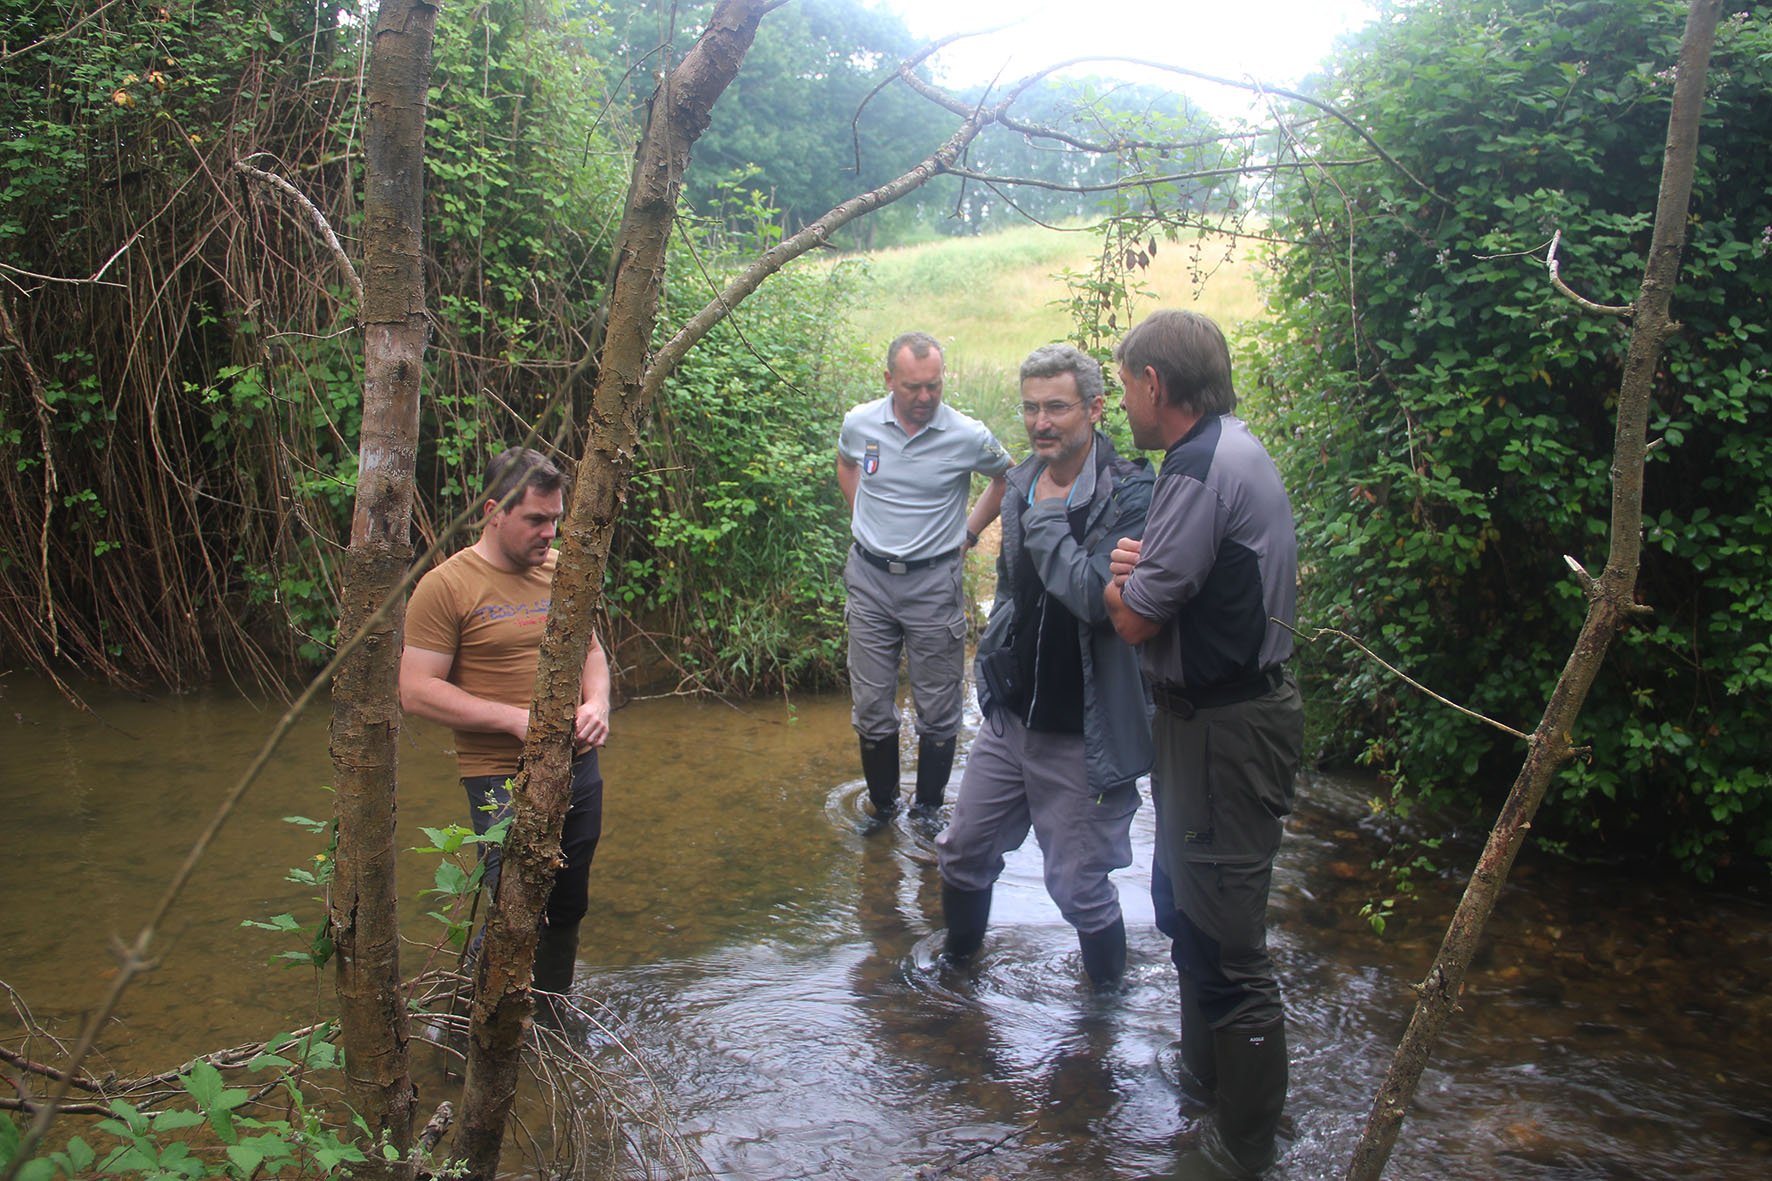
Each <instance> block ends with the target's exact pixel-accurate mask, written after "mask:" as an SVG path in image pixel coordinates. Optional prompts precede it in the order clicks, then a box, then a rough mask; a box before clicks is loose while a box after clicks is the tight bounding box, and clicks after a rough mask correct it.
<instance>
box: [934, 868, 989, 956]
mask: <svg viewBox="0 0 1772 1181" xmlns="http://www.w3.org/2000/svg"><path fill="white" fill-rule="evenodd" d="M941 916H942V921H943V922H945V923H946V924H947V928H948V937H947V944H946V946H944V947H943V948H942V952H941V958H942V959H944V960H946V961H947V962H949V963H951V964H963V963H966V962H967V961H968V960H970V959H971V958H972V957H973V956H974V955H977V954H978V949H979V948H980V947H982V946H983V945H984V931H985V927H986V926H988V925H989V924H990V921H991V889H990V887H989V886H986V887H985V888H984V889H982V890H960V889H956V888H955V887H953V886H950V885H948V884H947V881H946V880H945V879H944V880H943V881H942V883H941Z"/></svg>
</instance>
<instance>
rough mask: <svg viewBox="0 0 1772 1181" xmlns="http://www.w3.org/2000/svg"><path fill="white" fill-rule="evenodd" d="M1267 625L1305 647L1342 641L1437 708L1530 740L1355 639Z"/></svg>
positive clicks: (1331, 632) (1329, 632)
mask: <svg viewBox="0 0 1772 1181" xmlns="http://www.w3.org/2000/svg"><path fill="white" fill-rule="evenodd" d="M1270 622H1272V623H1277V624H1279V625H1280V626H1281V627H1283V628H1286V630H1287V631H1290V632H1291V633H1292V634H1293V635H1295V636H1297V637H1298V638H1299V639H1301V640H1304V641H1306V642H1307V643H1312V642H1315V641H1317V640H1320V639H1322V638H1323V637H1325V636H1334V637H1336V638H1338V639H1342V640H1346V641H1347V642H1348V643H1350V644H1352V645H1353V646H1354V647H1356V648H1358V649H1359V650H1360V651H1361V652H1362V653H1364V654H1365V656H1366V658H1367V659H1368V660H1370V661H1372V663H1373V664H1376V665H1377V666H1378V667H1379V668H1382V669H1383V670H1384V671H1385V672H1387V673H1389V674H1390V675H1391V676H1393V677H1395V678H1397V680H1399V681H1401V682H1403V683H1404V684H1405V685H1407V686H1409V687H1410V688H1411V689H1413V690H1415V691H1416V692H1417V693H1420V694H1422V695H1423V696H1426V697H1431V698H1433V699H1434V700H1435V701H1437V702H1439V703H1440V704H1441V705H1444V706H1448V707H1450V708H1452V709H1455V710H1457V711H1458V712H1459V713H1461V714H1463V715H1464V716H1465V717H1467V718H1475V719H1476V720H1477V721H1479V722H1481V723H1483V724H1484V725H1485V726H1493V727H1494V728H1495V729H1497V730H1500V731H1501V732H1502V733H1503V734H1506V735H1508V736H1509V737H1510V738H1518V739H1519V740H1520V741H1521V742H1530V741H1531V740H1532V736H1531V735H1530V734H1526V733H1524V732H1522V731H1519V730H1516V729H1514V728H1513V727H1512V726H1510V725H1508V724H1507V723H1506V722H1498V721H1496V720H1495V719H1494V718H1491V717H1488V716H1486V715H1484V714H1480V713H1478V712H1477V711H1476V710H1474V709H1470V708H1468V707H1467V706H1463V705H1460V704H1458V702H1456V701H1453V700H1452V699H1451V698H1450V697H1443V696H1441V695H1440V694H1438V693H1436V692H1434V691H1433V690H1432V689H1429V688H1428V687H1427V686H1426V685H1424V684H1422V683H1421V682H1420V681H1418V680H1416V679H1415V678H1414V677H1412V676H1410V675H1409V674H1408V673H1406V672H1404V671H1403V670H1402V669H1400V668H1398V667H1397V666H1396V665H1394V664H1391V663H1389V662H1388V661H1386V660H1385V659H1384V658H1383V657H1381V656H1379V655H1378V653H1376V652H1374V651H1373V650H1372V649H1370V648H1368V647H1367V646H1366V645H1365V644H1363V643H1361V642H1360V641H1359V639H1357V638H1356V637H1354V636H1351V635H1349V634H1348V633H1347V632H1344V631H1338V630H1337V629H1335V628H1332V627H1319V628H1316V629H1314V630H1312V631H1311V632H1310V634H1309V635H1306V634H1305V633H1304V632H1303V631H1301V630H1299V629H1298V628H1296V627H1292V626H1291V625H1290V624H1288V623H1286V622H1285V621H1284V620H1281V619H1274V620H1270Z"/></svg>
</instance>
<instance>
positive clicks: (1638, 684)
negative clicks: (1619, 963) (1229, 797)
mask: <svg viewBox="0 0 1772 1181" xmlns="http://www.w3.org/2000/svg"><path fill="white" fill-rule="evenodd" d="M1684 12H1685V6H1683V5H1677V4H1666V3H1660V2H1655V0H1617V2H1613V0H1608V2H1603V3H1602V2H1573V3H1561V2H1546V0H1494V2H1490V3H1443V4H1435V5H1421V6H1414V7H1409V8H1405V9H1402V10H1400V11H1399V12H1398V14H1396V16H1395V18H1394V19H1393V20H1391V21H1389V22H1387V23H1382V24H1380V25H1377V26H1374V27H1373V29H1372V30H1370V31H1369V32H1368V33H1367V34H1365V35H1364V37H1363V39H1361V40H1360V41H1358V42H1357V43H1355V44H1353V45H1351V46H1349V47H1347V48H1346V49H1345V51H1344V52H1343V53H1342V55H1341V57H1340V59H1339V61H1337V62H1336V63H1335V66H1334V68H1333V70H1332V72H1331V74H1330V75H1329V76H1328V77H1327V78H1326V79H1325V81H1324V87H1323V90H1324V93H1325V94H1326V95H1327V96H1329V97H1332V98H1334V99H1335V100H1336V101H1337V102H1338V103H1339V104H1340V105H1341V106H1342V107H1343V108H1344V109H1345V110H1347V111H1348V112H1350V113H1351V115H1352V116H1353V117H1354V119H1356V120H1357V121H1358V123H1359V124H1360V126H1361V127H1363V128H1365V129H1367V130H1368V131H1369V132H1370V133H1371V134H1372V136H1373V137H1374V138H1375V139H1376V140H1377V141H1378V142H1379V143H1380V144H1382V145H1383V146H1384V147H1385V148H1386V149H1387V150H1388V151H1389V152H1391V153H1392V154H1393V155H1394V156H1395V157H1396V158H1397V159H1398V160H1399V161H1400V162H1401V163H1402V164H1403V165H1404V166H1405V167H1406V168H1407V169H1409V170H1410V171H1411V172H1413V173H1414V174H1415V175H1416V176H1417V177H1420V178H1422V180H1423V181H1425V182H1426V184H1427V185H1428V186H1431V187H1432V189H1433V190H1434V191H1435V194H1437V195H1435V194H1430V193H1428V192H1426V191H1424V190H1423V188H1422V187H1420V186H1418V185H1416V184H1413V183H1411V181H1410V180H1409V179H1408V178H1406V177H1404V176H1402V175H1400V174H1399V173H1398V172H1397V171H1395V170H1393V169H1390V168H1388V167H1385V166H1384V165H1382V164H1381V163H1378V162H1376V161H1374V162H1372V163H1368V164H1363V165H1360V166H1357V167H1351V168H1340V169H1335V170H1333V171H1332V172H1329V173H1317V172H1315V171H1308V170H1307V171H1302V172H1300V173H1298V174H1297V176H1296V179H1294V180H1293V181H1292V182H1290V183H1288V184H1286V185H1284V186H1283V187H1282V188H1281V189H1280V190H1279V193H1278V200H1277V207H1276V216H1275V226H1274V228H1275V231H1276V234H1277V235H1278V236H1280V237H1283V238H1286V237H1289V238H1294V239H1298V240H1300V241H1301V242H1302V245H1301V246H1297V247H1293V248H1290V249H1287V250H1285V251H1284V252H1282V253H1280V254H1278V255H1277V257H1276V258H1275V260H1274V267H1273V281H1272V285H1271V289H1270V291H1269V298H1270V303H1271V307H1272V310H1273V313H1274V315H1273V319H1272V321H1271V324H1270V326H1269V327H1268V329H1266V330H1265V333H1264V335H1263V336H1262V338H1261V340H1260V341H1259V344H1258V345H1257V348H1256V353H1257V355H1256V356H1255V357H1254V358H1253V361H1254V373H1255V375H1256V379H1257V380H1258V381H1259V382H1260V383H1261V384H1262V385H1264V386H1266V387H1267V396H1265V397H1264V396H1262V395H1260V394H1258V395H1257V397H1256V398H1255V400H1254V401H1255V404H1256V405H1258V406H1259V407H1261V413H1263V414H1266V415H1268V416H1270V417H1271V421H1270V422H1269V423H1267V424H1266V426H1267V431H1268V434H1269V435H1270V436H1271V437H1273V438H1274V439H1275V440H1276V442H1277V444H1278V445H1277V448H1276V450H1277V452H1278V458H1279V460H1280V462H1281V464H1282V467H1283V469H1284V471H1285V473H1286V476H1287V479H1288V482H1289V484H1290V486H1291V488H1292V490H1293V495H1294V506H1295V508H1296V510H1297V511H1298V513H1299V516H1300V527H1301V532H1300V540H1301V545H1302V549H1303V555H1302V557H1303V565H1304V570H1305V577H1304V584H1303V597H1302V601H1301V606H1300V617H1301V623H1302V624H1304V625H1306V626H1314V627H1332V628H1339V629H1343V630H1346V631H1348V632H1350V633H1352V634H1353V635H1356V636H1358V637H1360V638H1361V639H1362V640H1363V641H1365V642H1366V643H1368V644H1370V645H1371V646H1372V647H1373V648H1374V649H1375V650H1377V651H1378V652H1379V653H1380V654H1382V655H1383V656H1385V657H1386V658H1388V659H1390V660H1391V661H1393V662H1395V663H1397V664H1399V665H1400V666H1401V667H1403V668H1404V669H1406V670H1407V671H1409V672H1410V673H1411V674H1413V675H1414V676H1416V677H1417V678H1418V679H1420V680H1421V681H1423V682H1424V683H1426V684H1428V685H1430V686H1431V687H1433V688H1434V689H1436V690H1438V691H1440V692H1442V693H1444V694H1446V695H1447V696H1449V697H1451V698H1453V699H1455V700H1458V701H1460V702H1463V703H1465V704H1467V705H1469V706H1470V707H1472V708H1474V709H1477V710H1479V711H1482V712H1484V713H1486V714H1488V715H1490V716H1493V717H1497V718H1500V719H1502V720H1505V721H1508V722H1510V723H1512V724H1514V725H1516V726H1518V727H1520V728H1523V729H1530V728H1531V726H1532V725H1533V724H1535V722H1536V720H1537V718H1538V717H1539V715H1540V714H1541V713H1542V710H1543V706H1544V702H1545V699H1546V696H1547V694H1548V691H1549V689H1550V687H1551V685H1552V684H1553V683H1554V682H1555V679H1556V677H1557V675H1558V673H1559V671H1560V669H1561V667H1562V664H1563V662H1564V661H1565V659H1566V658H1567V656H1568V653H1569V649H1570V646H1571V644H1572V641H1573V640H1574V637H1575V635H1576V632H1577V630H1578V627H1579V623H1580V620H1581V618H1582V615H1583V612H1584V606H1585V604H1584V601H1583V599H1582V596H1581V594H1580V591H1579V589H1578V587H1577V586H1576V584H1575V582H1574V581H1573V579H1572V578H1571V576H1570V574H1569V572H1568V570H1567V569H1566V567H1565V565H1564V561H1563V558H1564V555H1565V554H1567V555H1571V556H1573V557H1575V558H1576V559H1578V560H1579V561H1581V562H1582V563H1583V565H1585V566H1586V567H1587V568H1588V569H1589V570H1590V571H1593V572H1595V573H1597V572H1598V571H1599V569H1600V567H1601V566H1602V565H1603V564H1604V561H1605V555H1606V549H1607V543H1608V538H1607V531H1608V518H1609V512H1610V496H1611V480H1610V473H1609V464H1610V455H1611V448H1612V417H1613V408H1614V403H1615V398H1616V391H1617V389H1618V385H1619V381H1620V369H1621V365H1622V362H1623V358H1624V353H1625V343H1626V333H1627V331H1628V326H1627V325H1626V324H1625V323H1623V322H1622V321H1620V320H1618V319H1616V318H1608V317H1604V316H1594V315H1590V314H1588V313H1586V312H1583V311H1582V310H1580V309H1579V308H1578V307H1576V305H1575V304H1573V303H1572V302H1571V301H1569V300H1568V299H1566V298H1565V297H1563V296H1560V295H1558V294H1557V293H1556V292H1555V291H1554V290H1553V289H1552V288H1551V286H1550V284H1549V282H1548V281H1547V277H1546V273H1545V265H1544V256H1545V250H1546V247H1547V245H1548V243H1549V241H1550V239H1551V236H1552V234H1553V233H1555V232H1557V231H1561V232H1562V235H1563V245H1562V248H1561V250H1560V258H1561V260H1562V274H1563V276H1564V277H1565V278H1566V279H1567V280H1568V281H1569V283H1570V284H1571V286H1573V287H1574V288H1575V289H1576V290H1578V291H1580V292H1582V293H1583V294H1584V295H1586V296H1587V297H1588V298H1590V299H1593V300H1596V301H1598V302H1602V303H1608V304H1623V303H1628V302H1629V301H1630V300H1632V299H1633V298H1635V295H1636V289H1637V286H1638V283H1639V282H1640V279H1641V274H1642V268H1643V262H1644V252H1645V250H1646V247H1647V243H1648V239H1649V232H1650V226H1651V220H1652V217H1653V211H1654V206H1655V199H1656V190H1657V184H1658V179H1659V175H1660V169H1661V160H1662V152H1663V144H1664V141H1665V138H1666V130H1667V116H1668V108H1669V103H1670V101H1671V96H1672V65H1673V63H1674V61H1675V60H1676V56H1677V52H1678V43H1679V38H1680V35H1681V31H1682V28H1683V24H1684ZM1707 91H1708V93H1707V110H1706V114H1705V118H1704V125H1703V131H1702V142H1701V149H1700V157H1699V162H1698V176H1697V182H1696V186H1695V190H1694V193H1693V200H1692V211H1691V216H1690V219H1689V222H1688V226H1687V230H1688V236H1689V243H1688V247H1687V250H1686V254H1685V264H1684V268H1683V270H1682V273H1681V277H1680V283H1679V287H1678V289H1677V291H1676V292H1675V294H1674V315H1675V317H1676V318H1677V319H1678V320H1679V321H1680V322H1681V324H1682V328H1681V330H1680V332H1679V333H1678V334H1677V336H1676V337H1675V338H1674V339H1673V341H1672V342H1671V343H1670V345H1669V347H1668V349H1667V351H1666V353H1665V355H1664V357H1663V360H1662V364H1661V367H1660V369H1659V371H1658V372H1657V374H1656V379H1655V401H1654V406H1653V410H1652V415H1651V424H1650V434H1651V438H1653V439H1656V440H1658V445H1657V447H1656V449H1655V450H1654V452H1653V453H1652V456H1651V460H1650V464H1649V470H1648V473H1647V492H1646V502H1645V543H1646V544H1645V551H1644V556H1643V563H1642V570H1641V577H1640V580H1639V595H1640V597H1641V599H1642V601H1643V602H1645V603H1647V604H1648V605H1649V606H1651V607H1652V608H1653V609H1654V614H1653V616H1652V617H1651V618H1649V619H1648V620H1646V621H1645V622H1641V623H1635V624H1632V625H1630V626H1629V627H1628V628H1627V629H1626V631H1625V632H1624V633H1623V634H1622V635H1621V636H1620V637H1619V639H1618V641H1617V642H1616V643H1615V644H1614V645H1613V647H1612V650H1611V653H1610V655H1609V657H1608V661H1607V664H1606V666H1605V668H1604V669H1603V670H1602V672H1601V674H1600V677H1599V680H1598V682H1597V683H1596V684H1595V686H1594V690H1593V693H1592V696H1591V697H1590V699H1589V702H1588V705H1587V708H1586V710H1585V712H1584V714H1583V716H1582V719H1581V724H1580V732H1579V733H1578V734H1577V735H1576V736H1575V738H1576V741H1577V742H1578V743H1583V744H1589V745H1591V747H1592V756H1591V758H1587V759H1584V760H1582V761H1581V762H1579V763H1578V764H1576V765H1575V766H1573V767H1572V768H1571V769H1570V770H1568V771H1566V772H1565V773H1564V774H1563V775H1562V777H1561V778H1560V780H1559V782H1558V783H1557V784H1556V785H1555V787H1554V788H1553V792H1552V795H1551V798H1550V800H1549V802H1548V804H1547V808H1546V810H1545V813H1544V814H1543V817H1542V819H1541V822H1540V824H1539V827H1538V834H1537V835H1539V836H1540V837H1541V838H1542V839H1546V840H1550V841H1552V842H1556V841H1563V842H1567V844H1568V845H1569V847H1571V848H1572V849H1578V850H1580V851H1583V852H1590V853H1591V852H1601V853H1624V852H1632V853H1642V852H1644V851H1650V852H1653V853H1654V854H1656V855H1660V856H1664V857H1666V858H1669V859H1671V860H1672V861H1674V862H1676V863H1677V864H1678V865H1680V866H1681V867H1683V868H1685V869H1686V870H1688V871H1690V872H1692V873H1694V874H1696V875H1698V876H1699V877H1701V878H1708V877H1710V876H1712V875H1713V874H1715V873H1716V872H1717V871H1719V870H1720V869H1723V868H1725V867H1728V866H1732V865H1733V866H1736V867H1740V868H1746V869H1749V870H1751V871H1753V872H1755V873H1762V872H1763V871H1764V869H1765V867H1766V866H1767V864H1768V863H1772V755H1769V754H1768V742H1767V739H1766V733H1767V731H1768V729H1769V728H1772V659H1769V655H1772V597H1768V594H1767V573H1768V561H1767V558H1768V553H1769V552H1772V433H1769V432H1768V430H1767V427H1768V424H1769V423H1772V376H1769V375H1772V350H1769V348H1768V345H1767V340H1766V335H1765V324H1766V322H1767V297H1768V294H1769V293H1772V263H1769V260H1768V253H1769V252H1772V192H1769V191H1772V117H1769V116H1768V114H1767V110H1768V108H1767V103H1766V95H1767V94H1768V92H1769V91H1772V24H1769V23H1768V21H1767V19H1766V18H1765V17H1764V16H1755V15H1749V14H1742V15H1738V16H1734V17H1731V18H1728V19H1726V20H1725V22H1724V24H1723V26H1722V28H1721V29H1720V31H1719V35H1718V40H1717V46H1716V52H1715V57H1714V59H1713V63H1712V72H1711V77H1710V82H1709V86H1708V88H1707ZM1319 132H1320V134H1319V136H1318V141H1317V148H1318V150H1319V151H1320V152H1321V153H1322V158H1329V159H1337V160H1351V159H1356V158H1359V157H1362V156H1364V157H1367V158H1370V157H1371V152H1370V150H1369V148H1367V146H1366V145H1364V144H1362V143H1361V142H1359V141H1357V140H1356V139H1355V138H1354V137H1353V136H1352V135H1351V134H1349V133H1348V132H1347V131H1346V129H1345V128H1342V127H1339V126H1325V127H1322V128H1320V129H1319ZM1350 308H1351V310H1350ZM1306 662H1307V667H1308V668H1309V669H1310V671H1311V673H1312V682H1313V692H1314V693H1315V695H1316V696H1317V698H1318V699H1319V701H1327V702H1329V703H1331V706H1332V721H1331V733H1332V735H1333V738H1332V740H1331V742H1330V746H1331V747H1332V750H1331V751H1330V752H1329V753H1331V754H1335V753H1341V754H1348V755H1354V756H1357V757H1358V758H1360V759H1362V760H1364V761H1365V762H1367V763H1369V764H1371V765H1372V766H1374V767H1377V768H1379V769H1380V770H1381V771H1382V773H1383V775H1384V776H1385V778H1386V780H1387V781H1388V782H1389V783H1390V785H1391V786H1392V788H1393V797H1392V802H1393V804H1395V805H1397V806H1401V807H1405V808H1406V807H1408V806H1410V805H1412V804H1414V803H1416V802H1423V801H1424V802H1427V803H1429V804H1435V805H1448V806H1471V805H1474V804H1476V803H1477V802H1478V801H1479V800H1484V801H1486V802H1492V800H1493V797H1494V795H1495V792H1496V789H1497V788H1498V786H1500V785H1505V783H1506V781H1507V779H1508V778H1510V777H1511V773H1512V771H1514V770H1515V769H1517V767H1518V764H1519V760H1520V757H1521V755H1522V753H1523V751H1522V749H1521V747H1520V746H1519V745H1518V744H1516V743H1514V742H1512V741H1510V740H1507V739H1506V738H1505V737H1503V736H1500V735H1498V734H1496V733H1495V732H1494V731H1492V730H1490V729H1488V728H1485V727H1480V726H1478V725H1477V724H1475V723H1473V722H1472V721H1470V720H1469V719H1467V718H1465V717H1463V716H1461V715H1459V714H1457V713H1454V712H1453V711H1451V710H1448V709H1446V708H1444V707H1443V706H1440V705H1438V704H1435V703H1433V702H1432V701H1429V700H1428V699H1426V698H1424V697H1422V696H1420V695H1419V694H1416V693H1414V692H1412V691H1411V690H1409V689H1407V688H1406V687H1404V686H1401V685H1400V684H1399V683H1397V682H1396V681H1395V680H1394V679H1392V678H1391V677H1390V676H1389V675H1388V674H1386V673H1384V672H1383V671H1382V670H1380V669H1378V668H1377V667H1376V666H1374V665H1373V664H1372V663H1371V662H1370V661H1368V660H1365V659H1364V658H1362V657H1360V656H1358V654H1357V653H1355V652H1353V651H1352V649H1351V647H1350V646H1348V645H1345V644H1344V643H1341V642H1339V641H1323V642H1320V643H1317V644H1314V645H1309V646H1308V652H1307V655H1306Z"/></svg>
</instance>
